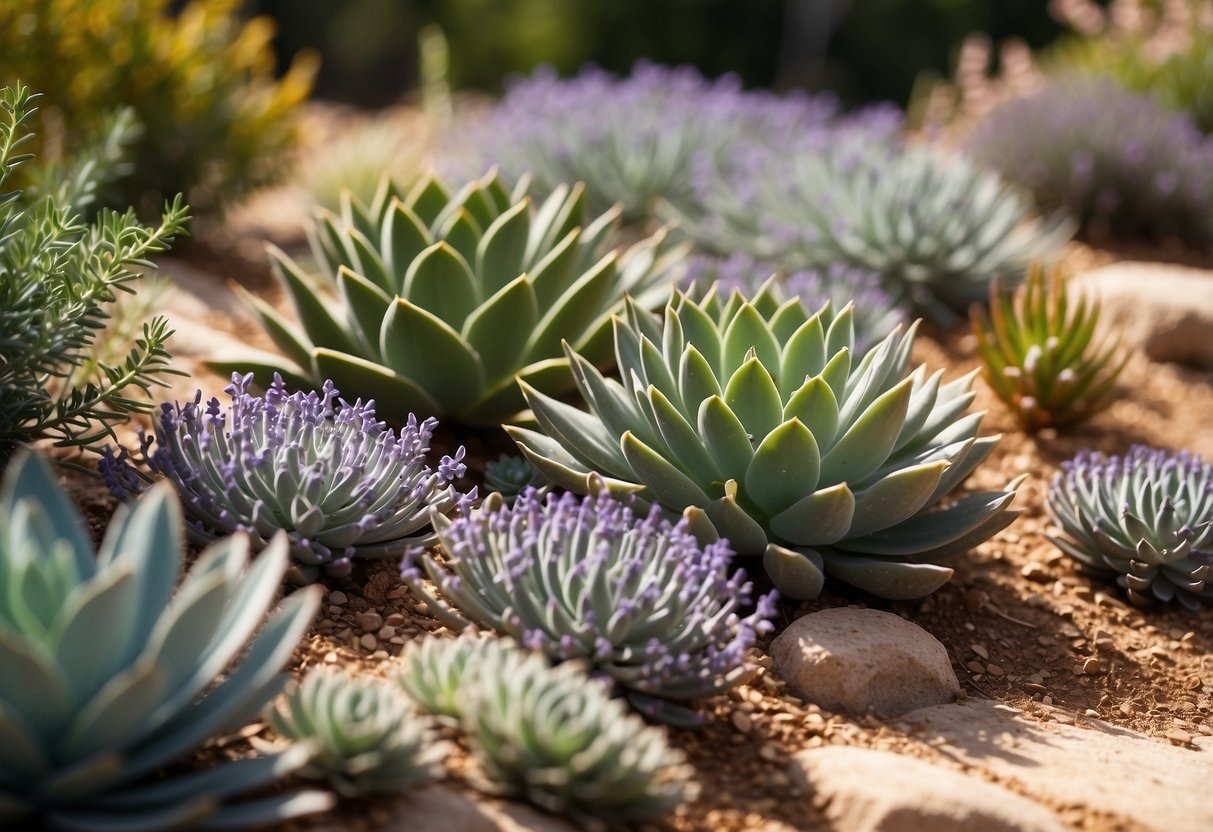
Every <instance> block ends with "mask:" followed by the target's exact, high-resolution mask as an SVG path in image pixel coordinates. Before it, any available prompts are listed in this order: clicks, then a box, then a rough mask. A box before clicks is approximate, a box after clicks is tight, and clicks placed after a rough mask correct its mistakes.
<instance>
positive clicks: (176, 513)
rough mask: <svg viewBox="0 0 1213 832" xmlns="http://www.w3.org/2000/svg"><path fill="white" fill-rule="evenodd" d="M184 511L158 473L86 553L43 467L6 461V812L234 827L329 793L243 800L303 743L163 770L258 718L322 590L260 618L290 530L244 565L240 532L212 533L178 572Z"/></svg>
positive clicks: (0, 652) (296, 762)
mask: <svg viewBox="0 0 1213 832" xmlns="http://www.w3.org/2000/svg"><path fill="white" fill-rule="evenodd" d="M181 526H182V521H181V513H180V510H179V508H178V506H177V503H176V501H175V500H174V498H173V494H172V489H171V487H169V486H167V485H163V486H158V487H157V488H155V489H153V490H152V491H151V492H149V493H148V494H147V495H146V496H144V497H143V498H141V499H140V500H139V501H138V503H137V504H136V505H135V506H134V507H133V508H130V509H128V508H126V507H122V508H119V510H118V512H117V513H116V514H115V516H114V518H113V521H112V522H111V523H110V525H109V529H108V531H107V533H106V537H105V540H104V541H103V542H102V544H101V548H100V550H99V551H98V552H96V553H94V551H93V547H92V546H91V545H90V543H89V541H88V538H87V536H86V535H85V532H84V528H83V526H82V524H81V522H80V518H79V517H78V516H77V515H76V513H75V511H74V509H73V508H72V506H71V504H70V503H69V502H68V500H67V498H66V497H65V496H64V494H63V493H62V491H60V489H59V487H58V486H57V485H56V483H55V480H54V477H53V475H52V474H51V471H50V470H49V468H48V467H47V466H46V465H45V464H44V463H42V462H41V461H39V460H38V459H37V458H35V457H33V456H20V457H18V458H17V459H15V460H14V461H13V462H12V465H11V467H10V469H9V471H8V473H7V475H6V477H5V479H4V482H3V485H2V487H0V738H2V740H0V827H3V828H6V829H8V828H13V826H14V825H15V826H18V827H20V826H21V825H22V824H26V825H30V824H32V825H35V826H36V825H38V824H42V825H43V826H45V827H47V828H50V829H63V830H77V831H78V832H87V830H97V832H102V830H114V829H123V830H161V829H179V828H185V827H201V828H220V827H222V828H231V827H232V826H233V825H250V824H255V823H265V822H268V821H271V820H275V819H280V818H283V817H289V816H292V815H295V814H301V813H304V812H309V811H316V810H320V809H324V808H327V807H328V806H329V803H330V801H329V799H328V797H327V795H325V794H323V793H315V792H312V793H307V792H305V793H295V794H286V793H281V792H279V793H276V794H274V795H272V796H269V797H263V798H258V799H251V800H244V801H241V800H240V798H242V797H244V796H246V795H248V794H249V793H250V792H255V791H257V790H259V789H261V788H264V787H265V786H268V785H270V784H272V783H273V782H275V781H276V780H278V779H280V778H281V777H282V776H284V775H286V774H289V773H290V772H291V771H293V770H295V769H297V768H299V767H300V766H301V765H302V764H304V763H305V762H306V761H307V754H306V753H305V752H304V751H303V750H298V749H297V750H289V751H287V752H285V753H284V754H281V755H275V756H271V757H263V758H254V759H246V760H240V761H236V762H227V763H221V764H219V765H216V766H212V767H209V768H206V769H199V770H195V771H188V772H186V773H179V774H174V775H172V776H168V777H158V776H154V775H155V774H156V772H157V770H159V769H161V768H163V767H164V766H167V765H169V764H173V763H177V762H179V761H181V760H183V759H184V758H186V757H187V756H188V755H190V754H191V753H192V752H194V751H195V750H197V749H198V748H199V747H201V746H202V745H203V744H204V743H205V742H206V741H207V740H208V739H209V738H211V737H214V736H220V735H223V734H225V733H228V732H231V731H234V730H236V729H238V728H240V727H242V726H244V725H246V724H247V723H248V722H250V721H251V720H253V719H255V718H256V717H257V715H258V713H259V712H260V711H261V709H262V708H263V707H264V706H265V704H266V703H267V702H269V701H270V700H271V699H273V698H274V696H276V695H277V693H278V692H279V690H281V687H282V685H283V684H284V682H285V677H283V676H282V675H280V673H279V671H280V670H281V668H282V666H283V665H284V664H285V663H286V662H287V661H288V660H289V659H290V657H291V653H292V652H293V650H294V648H295V644H296V642H297V641H298V639H299V637H300V636H301V635H302V634H303V631H304V629H305V628H306V627H307V625H308V622H309V621H310V620H311V617H312V615H313V613H314V612H315V611H316V608H317V606H318V604H319V595H318V593H319V590H318V589H315V590H311V591H304V592H299V593H295V594H294V595H292V596H290V597H289V598H287V599H286V600H285V601H283V602H282V604H281V606H280V607H279V609H278V611H277V612H276V613H274V614H272V615H271V616H270V617H269V618H268V620H267V619H266V611H267V609H268V608H269V607H270V606H271V605H272V604H273V602H274V598H275V596H276V595H277V592H278V587H279V584H280V583H281V581H282V576H283V574H284V572H285V571H286V567H287V562H288V556H287V551H286V542H285V540H284V539H281V538H279V539H278V540H277V541H276V542H275V544H274V545H272V546H271V547H270V548H269V549H267V550H266V551H264V552H262V553H261V554H260V555H259V556H258V557H257V559H256V560H254V561H252V563H250V562H249V546H248V541H247V539H245V538H243V537H233V538H228V539H226V540H223V541H220V542H218V543H216V544H215V545H213V546H211V547H210V548H209V549H207V550H206V551H204V552H203V553H202V554H201V555H200V556H199V558H198V560H197V561H196V562H195V563H194V566H193V568H192V569H190V571H189V572H188V574H186V576H185V577H184V579H183V580H181V581H180V582H179V581H178V578H179V577H180V571H181V567H182V560H183V555H184V550H183V543H184V541H183V540H182V532H181ZM178 583H179V585H178ZM175 587H176V589H175V591H174V588H175Z"/></svg>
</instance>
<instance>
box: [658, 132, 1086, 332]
mask: <svg viewBox="0 0 1213 832" xmlns="http://www.w3.org/2000/svg"><path fill="white" fill-rule="evenodd" d="M697 182H698V185H697V188H696V191H697V192H696V198H695V200H693V201H691V202H690V203H688V204H686V205H681V206H680V205H677V204H675V205H674V206H673V215H674V216H675V217H676V218H677V219H678V220H679V223H680V224H679V229H680V230H681V232H682V233H684V234H687V235H689V236H690V238H691V239H693V240H694V241H695V243H696V244H697V245H699V246H700V247H701V248H703V249H704V250H707V251H715V252H717V253H720V254H729V253H732V252H744V253H745V254H748V255H750V256H752V257H754V258H756V259H757V260H759V261H762V262H765V263H772V264H775V265H777V266H778V267H780V268H781V269H784V270H790V271H795V270H801V269H818V268H829V267H830V266H831V265H833V264H847V265H851V266H855V267H858V268H862V269H866V270H868V271H873V272H876V273H877V274H879V275H880V276H881V278H882V279H883V280H884V282H885V289H886V291H888V292H889V293H890V294H891V295H893V297H894V298H895V299H896V300H897V301H898V302H899V303H901V304H903V305H905V306H907V307H912V308H914V309H915V310H917V311H919V312H921V313H923V314H926V315H929V316H931V317H932V318H935V319H937V320H940V321H943V322H947V323H950V322H951V321H953V320H954V319H955V317H956V313H957V312H965V311H967V310H968V307H969V304H971V303H973V302H975V301H979V300H981V299H982V298H984V297H985V294H986V291H987V287H988V284H989V282H990V280H991V279H992V278H993V277H995V276H1001V277H1002V278H1003V279H1004V280H1005V281H1012V280H1016V279H1018V278H1019V277H1021V276H1022V275H1023V273H1024V270H1025V269H1026V268H1027V266H1028V263H1029V262H1030V261H1032V260H1036V259H1040V258H1044V257H1048V256H1050V255H1051V254H1052V253H1053V252H1054V250H1055V249H1057V248H1058V247H1059V246H1060V245H1061V244H1062V243H1063V242H1065V241H1066V240H1067V239H1068V238H1069V236H1070V234H1071V233H1072V228H1071V226H1070V224H1069V222H1068V220H1066V219H1064V218H1063V217H1062V216H1061V215H1057V216H1054V217H1049V218H1039V217H1035V216H1033V206H1032V204H1031V201H1030V200H1029V199H1028V198H1027V196H1026V195H1021V194H1020V193H1019V192H1018V191H1017V190H1015V189H1014V188H1012V187H1011V186H1010V185H1009V184H1008V183H1007V182H1006V181H1004V180H1003V179H1002V178H1001V177H999V176H998V175H997V174H995V173H993V172H991V171H987V170H983V169H981V168H979V167H977V166H975V165H973V164H972V163H970V162H969V161H968V160H966V159H964V158H962V157H960V156H956V155H947V154H945V153H943V152H941V151H939V150H938V149H936V148H932V147H928V146H923V145H906V144H905V143H904V142H902V141H901V140H900V139H898V138H897V137H896V136H893V135H890V132H889V130H888V129H887V127H886V126H885V125H884V124H883V123H882V122H881V121H880V120H878V119H877V120H875V126H873V125H872V124H871V123H869V122H865V121H859V122H848V123H847V124H845V125H841V126H839V127H836V128H834V129H832V130H828V131H815V132H810V133H807V134H805V135H804V136H802V137H801V138H800V139H799V140H798V141H797V142H795V143H794V144H791V145H783V146H775V147H769V148H767V147H763V148H744V149H743V151H738V152H736V153H734V154H733V155H732V156H731V157H730V158H729V160H728V163H727V164H724V165H721V166H720V168H719V169H718V170H715V171H712V172H711V173H710V174H705V175H704V176H702V177H700V178H699V179H698V180H697Z"/></svg>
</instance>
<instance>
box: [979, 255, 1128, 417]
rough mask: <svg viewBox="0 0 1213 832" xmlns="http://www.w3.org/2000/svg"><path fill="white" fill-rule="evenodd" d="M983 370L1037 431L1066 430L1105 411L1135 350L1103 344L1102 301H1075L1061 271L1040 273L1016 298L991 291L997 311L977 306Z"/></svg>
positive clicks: (1033, 272) (1113, 342) (993, 287)
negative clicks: (1099, 333) (1097, 332)
mask: <svg viewBox="0 0 1213 832" xmlns="http://www.w3.org/2000/svg"><path fill="white" fill-rule="evenodd" d="M971 318H972V322H973V333H974V335H975V336H976V337H977V354H978V355H979V356H980V357H981V373H982V376H983V377H984V378H985V380H986V382H987V383H988V384H989V385H990V387H991V389H993V390H994V392H995V393H996V394H997V395H998V397H999V398H1000V399H1002V400H1003V402H1005V403H1006V404H1007V406H1008V407H1010V408H1011V410H1012V411H1013V412H1014V413H1015V416H1016V418H1018V419H1019V421H1020V423H1021V424H1022V425H1023V426H1024V427H1025V428H1027V429H1028V430H1030V431H1036V430H1040V429H1042V428H1046V427H1053V428H1066V427H1070V426H1072V425H1075V424H1078V423H1079V422H1082V421H1084V420H1086V419H1088V418H1090V417H1091V416H1094V415H1095V414H1096V413H1098V412H1099V411H1101V410H1103V409H1104V408H1105V407H1107V406H1108V405H1109V404H1111V403H1112V400H1113V399H1114V398H1115V396H1116V379H1117V377H1118V376H1119V375H1120V371H1121V370H1122V369H1124V365H1125V362H1126V361H1127V360H1128V358H1129V355H1130V353H1129V352H1128V351H1125V352H1124V353H1123V355H1122V356H1120V357H1117V355H1116V353H1117V351H1118V346H1119V345H1118V342H1117V340H1116V338H1115V337H1108V338H1105V339H1102V341H1101V340H1100V339H1096V337H1095V330H1096V327H1097V326H1098V324H1099V303H1098V302H1096V301H1088V300H1087V299H1086V298H1085V297H1083V298H1077V299H1072V298H1071V296H1070V292H1069V289H1068V287H1067V285H1066V282H1065V280H1064V279H1063V277H1062V275H1061V273H1060V272H1057V271H1054V272H1052V273H1051V274H1049V275H1046V273H1045V270H1044V269H1042V268H1034V269H1032V270H1031V271H1030V273H1029V274H1028V279H1027V282H1026V283H1025V284H1024V285H1022V286H1020V287H1019V289H1018V290H1016V292H1015V293H1014V294H1009V293H1006V292H1002V291H1000V289H999V287H998V285H997V284H996V283H995V284H993V285H991V287H990V311H989V314H988V315H987V313H986V311H985V310H984V309H982V308H981V307H980V306H974V307H973V310H972V312H971Z"/></svg>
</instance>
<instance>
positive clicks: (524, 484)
mask: <svg viewBox="0 0 1213 832" xmlns="http://www.w3.org/2000/svg"><path fill="white" fill-rule="evenodd" d="M547 484H548V481H547V479H546V478H545V477H544V476H543V474H541V473H540V472H539V469H538V468H536V467H535V466H534V465H532V464H531V461H530V460H529V459H527V458H526V457H524V456H518V455H517V454H514V455H510V454H502V455H501V456H499V457H497V459H495V460H493V461H491V462H489V463H487V464H486V465H485V466H484V490H485V492H486V493H488V494H492V493H497V494H500V495H501V496H502V497H503V498H505V500H506V501H507V502H509V501H511V500H513V499H514V498H515V497H517V496H518V495H519V494H521V493H522V492H524V491H526V490H527V489H528V488H534V489H536V490H542V489H545V488H546V487H547Z"/></svg>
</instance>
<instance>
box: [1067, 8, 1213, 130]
mask: <svg viewBox="0 0 1213 832" xmlns="http://www.w3.org/2000/svg"><path fill="white" fill-rule="evenodd" d="M1051 10H1052V11H1054V13H1055V16H1057V17H1058V18H1059V19H1060V20H1061V22H1062V23H1065V24H1067V25H1068V26H1069V27H1070V29H1071V30H1072V33H1073V34H1072V35H1070V36H1068V37H1064V38H1062V39H1060V40H1059V41H1058V42H1057V43H1055V44H1053V45H1052V46H1050V47H1049V49H1048V51H1047V52H1046V53H1045V56H1044V58H1043V63H1044V65H1045V66H1046V67H1047V68H1049V69H1051V70H1053V71H1057V70H1059V69H1065V70H1076V69H1077V70H1083V71H1088V72H1097V73H1102V74H1107V75H1110V76H1112V77H1113V78H1115V79H1116V81H1117V82H1118V83H1119V84H1120V85H1121V86H1124V87H1126V88H1128V89H1131V90H1139V91H1141V92H1148V93H1149V94H1150V95H1152V96H1153V97H1154V98H1155V99H1156V100H1157V101H1159V102H1160V103H1161V104H1163V105H1164V106H1166V107H1168V108H1170V109H1173V110H1180V111H1183V112H1187V113H1188V114H1190V115H1191V116H1192V118H1193V119H1195V120H1196V122H1197V124H1199V125H1200V127H1201V129H1203V130H1205V131H1206V132H1213V84H1210V79H1211V78H1213V5H1210V4H1209V2H1208V0H1145V1H1144V2H1143V1H1142V0H1112V3H1111V4H1108V6H1107V7H1106V8H1105V7H1104V6H1101V5H1099V4H1097V3H1094V2H1092V0H1062V2H1056V3H1053V4H1052V5H1051Z"/></svg>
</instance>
